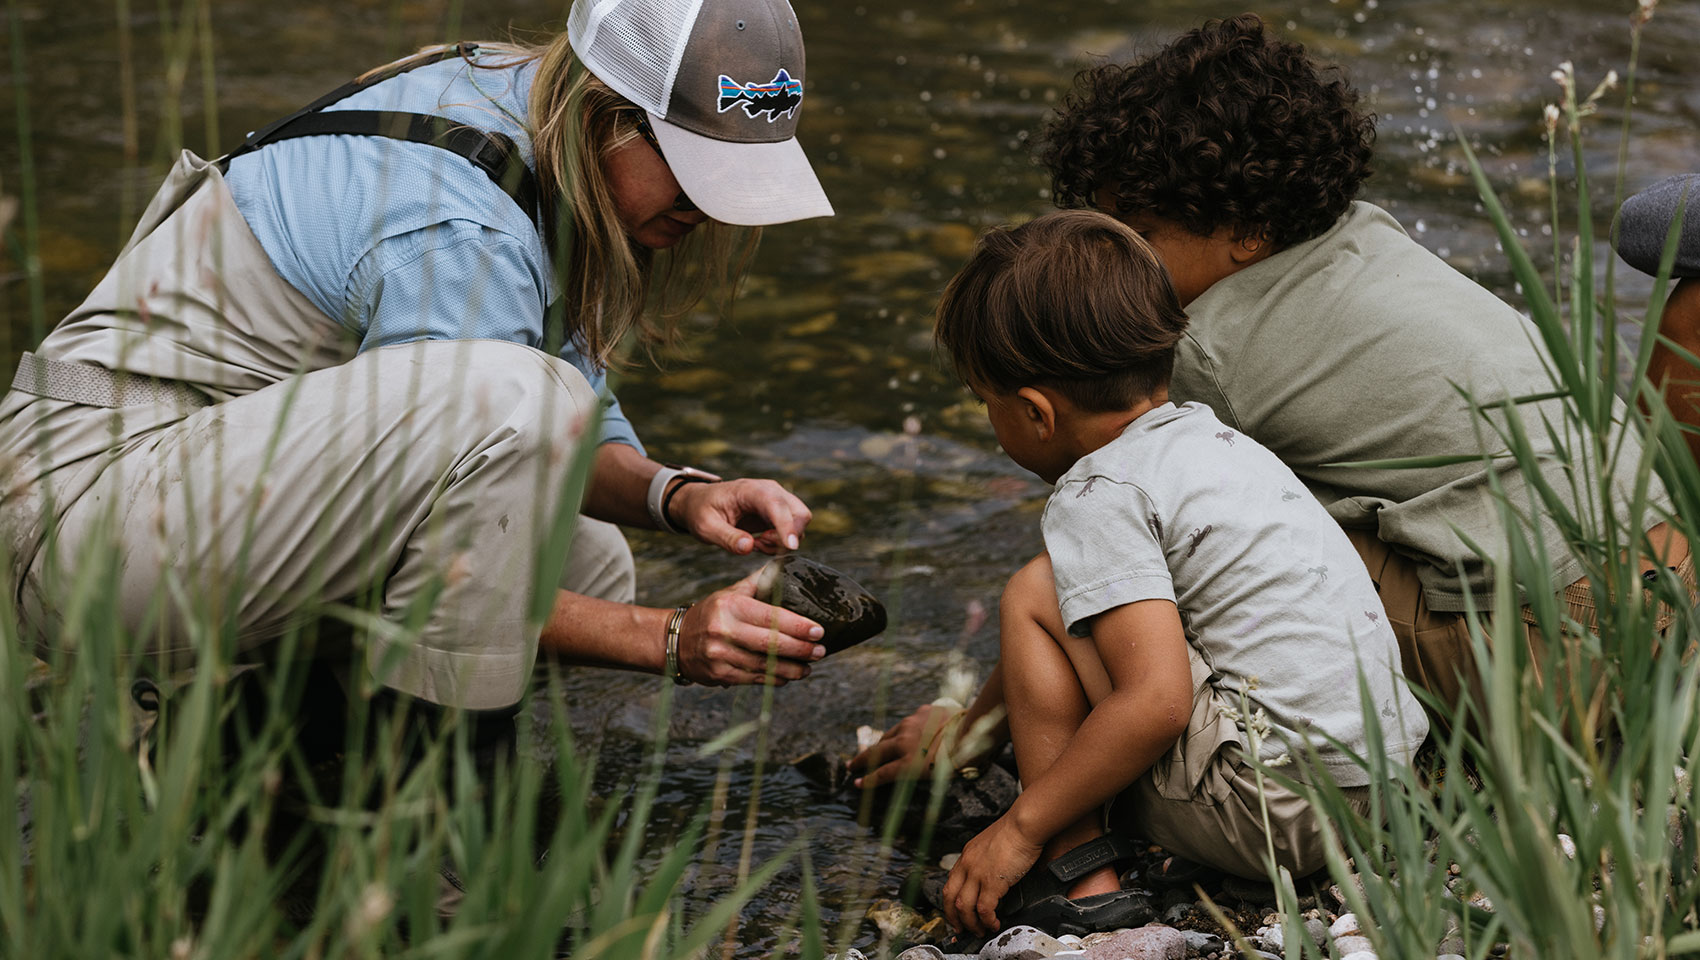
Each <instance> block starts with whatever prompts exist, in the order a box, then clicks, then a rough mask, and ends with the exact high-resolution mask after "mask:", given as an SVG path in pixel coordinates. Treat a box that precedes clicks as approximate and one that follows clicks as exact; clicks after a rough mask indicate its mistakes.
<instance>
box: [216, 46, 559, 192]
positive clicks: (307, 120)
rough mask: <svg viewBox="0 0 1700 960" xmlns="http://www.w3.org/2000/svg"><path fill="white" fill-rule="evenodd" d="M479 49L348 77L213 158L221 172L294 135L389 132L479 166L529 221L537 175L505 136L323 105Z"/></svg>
mask: <svg viewBox="0 0 1700 960" xmlns="http://www.w3.org/2000/svg"><path fill="white" fill-rule="evenodd" d="M477 51H478V45H477V44H475V43H457V44H455V45H453V46H451V47H446V48H444V49H443V50H440V51H438V52H437V53H435V54H433V55H431V56H429V57H425V58H424V59H421V60H419V61H418V62H415V63H410V64H407V65H406V66H401V67H391V68H389V69H387V70H382V71H379V72H378V73H375V74H373V75H371V76H369V77H367V78H366V79H365V80H363V81H361V80H352V81H349V82H348V83H345V84H343V85H342V86H340V87H338V88H336V89H335V90H332V91H331V92H330V93H327V94H325V95H324V96H322V97H320V98H319V99H317V100H314V101H313V102H312V103H309V104H308V105H306V106H305V107H302V108H301V109H300V110H297V111H295V112H294V113H292V114H290V115H289V116H287V117H283V118H282V119H279V120H276V121H273V122H272V123H269V124H267V125H266V126H264V127H261V128H260V129H258V130H256V131H254V132H253V133H250V134H249V135H248V138H247V139H246V140H243V141H242V145H241V146H239V147H237V148H236V149H235V150H232V151H230V152H229V153H227V154H225V155H224V156H222V157H220V158H219V159H218V160H217V161H215V162H216V163H217V165H218V168H219V170H220V171H221V172H223V171H228V170H229V169H230V161H232V160H234V159H236V158H237V157H240V156H242V155H243V154H246V153H252V152H254V151H255V150H258V149H259V148H261V147H263V146H265V145H266V144H268V143H275V142H277V141H279V140H290V139H294V138H296V137H317V136H333V135H345V136H356V137H388V138H390V139H392V140H407V141H410V142H412V143H424V144H428V145H430V146H433V147H441V148H442V149H444V150H447V151H449V152H450V153H454V154H457V155H459V156H461V157H464V158H466V160H467V161H468V162H469V163H471V164H472V165H473V166H475V167H477V168H478V169H480V170H482V171H484V173H485V175H487V176H488V177H489V178H490V179H491V180H492V181H493V182H494V183H495V184H496V186H498V187H501V188H502V192H504V193H506V194H507V195H508V196H510V197H512V198H513V200H514V202H515V203H517V204H519V208H520V209H521V210H523V211H525V214H526V216H528V217H530V218H531V220H532V222H533V223H536V222H538V202H537V200H538V194H537V178H536V177H535V176H533V175H532V172H531V170H530V168H528V167H526V165H525V161H524V160H523V159H521V158H520V154H519V148H518V147H517V146H515V144H514V142H513V140H512V139H510V138H509V137H507V136H505V135H503V134H500V133H497V132H495V131H490V130H480V129H478V128H477V127H470V126H467V125H465V124H457V123H455V122H454V121H452V120H450V119H448V118H447V117H438V116H432V115H429V114H423V113H400V112H396V111H387V110H332V111H331V112H329V113H325V112H323V111H324V108H325V107H328V106H330V105H331V104H333V103H337V102H339V101H341V100H344V99H347V98H348V97H349V96H351V95H352V94H354V93H355V92H357V91H359V90H364V89H365V88H367V87H369V86H372V85H373V84H377V83H382V82H384V81H385V80H389V79H391V78H392V77H398V76H400V75H401V74H404V73H406V72H408V71H409V70H414V69H417V68H419V67H424V66H429V65H430V64H433V63H441V62H442V61H444V60H447V59H449V58H450V57H461V58H467V57H471V56H472V55H473V54H474V53H476V52H477Z"/></svg>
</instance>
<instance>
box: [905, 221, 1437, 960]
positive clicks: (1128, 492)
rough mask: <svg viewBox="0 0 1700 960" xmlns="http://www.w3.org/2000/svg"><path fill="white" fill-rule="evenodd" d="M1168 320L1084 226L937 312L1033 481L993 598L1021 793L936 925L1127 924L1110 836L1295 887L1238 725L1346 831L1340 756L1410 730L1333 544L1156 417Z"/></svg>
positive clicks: (1339, 541)
mask: <svg viewBox="0 0 1700 960" xmlns="http://www.w3.org/2000/svg"><path fill="white" fill-rule="evenodd" d="M1186 325H1187V318H1186V314H1185V313H1184V312H1183V311H1182V309H1181V307H1180V304H1179V303H1178V302H1177V301H1176V298H1175V294H1174V291H1173V289H1172V287H1171V285H1170V283H1169V280H1168V277H1167V276H1166V275H1165V273H1164V271H1163V269H1162V267H1161V266H1160V265H1159V263H1158V262H1157V259H1156V256H1155V254H1154V253H1153V252H1152V250H1151V248H1150V247H1149V246H1148V245H1147V244H1146V243H1145V241H1143V240H1142V239H1140V237H1139V235H1138V234H1136V233H1135V232H1134V231H1133V230H1131V229H1130V228H1128V227H1127V226H1126V225H1124V224H1122V223H1120V222H1118V221H1116V220H1115V219H1113V218H1111V217H1108V216H1105V215H1103V214H1100V213H1094V212H1090V211H1064V212H1059V213H1053V214H1050V215H1048V216H1045V217H1041V218H1039V219H1037V220H1034V221H1032V222H1031V223H1028V224H1025V225H1023V226H1020V227H1016V228H1014V229H1000V230H994V231H992V232H990V233H989V234H987V235H986V236H985V237H984V238H982V240H981V242H980V245H979V247H978V248H977V249H976V250H975V252H974V254H973V256H972V257H971V258H970V259H969V261H968V264H967V265H966V266H965V267H963V269H962V271H961V272H960V273H959V274H957V276H956V278H955V279H954V280H952V281H951V283H950V285H949V287H948V288H947V289H946V291H945V294H944V299H943V301H942V302H941V304H940V306H939V312H938V326H937V331H936V335H937V340H938V343H939V345H940V346H941V347H942V348H943V350H944V352H946V353H947V354H948V355H949V356H950V359H951V361H952V362H953V364H954V365H955V368H956V371H957V373H958V375H959V376H960V377H961V378H962V380H963V381H964V382H965V383H966V384H967V385H968V387H969V388H970V389H971V390H973V391H974V393H975V394H976V395H977V396H978V397H979V398H980V399H981V400H983V401H984V402H985V404H986V415H987V417H988V419H990V420H991V423H992V428H993V431H994V432H995V433H996V435H997V439H998V443H999V444H1001V445H1002V447H1003V449H1004V451H1005V452H1006V453H1007V454H1009V456H1010V458H1011V459H1013V460H1014V461H1015V462H1016V463H1018V464H1020V465H1021V466H1022V467H1025V468H1026V469H1028V470H1031V471H1033V472H1034V473H1036V474H1038V475H1039V476H1040V477H1041V478H1042V479H1044V480H1045V481H1047V482H1050V483H1054V484H1055V485H1056V488H1055V491H1054V492H1053V493H1052V495H1051V498H1050V500H1049V502H1048V503H1047V504H1046V507H1045V513H1044V517H1043V520H1042V527H1043V531H1044V537H1045V547H1046V552H1045V553H1044V554H1041V555H1040V556H1039V557H1038V558H1036V559H1035V560H1033V561H1032V562H1030V563H1029V564H1027V566H1026V567H1024V568H1023V569H1022V570H1021V571H1020V572H1018V573H1017V574H1016V575H1015V576H1014V577H1013V578H1012V579H1011V580H1010V582H1009V585H1008V587H1007V588H1006V589H1005V591H1004V595H1003V603H1002V620H1001V624H1002V625H1001V633H1000V639H1001V676H1002V677H1003V681H1002V694H1003V697H1004V701H1005V704H1006V706H1007V708H1008V721H1009V730H1010V733H1011V735H1012V738H1013V740H1014V744H1015V759H1016V764H1017V766H1018V768H1019V770H1020V774H1021V781H1022V792H1021V795H1020V797H1019V798H1018V799H1017V800H1016V802H1015V805H1014V806H1013V807H1011V808H1010V810H1009V811H1008V812H1007V813H1005V814H1004V815H1003V817H1001V818H1000V819H999V820H998V821H997V822H995V823H994V824H992V826H990V827H988V828H987V829H986V830H985V831H984V832H983V833H981V834H980V835H979V836H978V837H976V838H975V839H974V840H973V841H971V842H970V843H969V844H968V846H967V847H966V849H964V850H963V852H962V857H961V859H960V860H959V861H958V863H957V864H956V866H955V868H954V869H953V870H952V872H951V875H950V878H949V880H948V882H947V883H946V886H945V891H944V904H943V905H944V909H945V915H946V917H947V919H948V920H949V921H950V922H951V923H952V925H954V926H956V927H958V928H959V929H965V930H970V931H974V932H977V933H982V934H984V933H988V932H990V931H992V930H996V929H998V928H999V926H1000V925H1013V924H1018V923H1025V924H1034V925H1037V926H1040V927H1042V928H1044V929H1046V930H1050V931H1052V932H1076V933H1085V932H1089V931H1092V930H1097V929H1109V928H1115V927H1121V926H1129V925H1137V924H1140V923H1144V922H1145V921H1147V920H1149V919H1151V914H1150V907H1149V902H1148V901H1147V900H1146V898H1145V897H1144V895H1143V894H1140V893H1137V892H1135V891H1122V890H1120V889H1119V883H1118V879H1117V874H1116V872H1115V870H1114V869H1113V868H1112V866H1111V864H1112V863H1113V862H1114V861H1116V860H1117V859H1119V858H1122V857H1125V856H1126V855H1128V854H1130V853H1132V852H1133V851H1134V850H1135V849H1137V848H1134V847H1133V846H1132V842H1131V839H1130V837H1132V836H1137V837H1140V838H1143V839H1148V840H1153V841H1156V842H1157V843H1160V844H1162V845H1163V846H1164V847H1165V848H1166V849H1169V850H1171V851H1173V852H1175V853H1177V854H1179V855H1180V856H1183V857H1187V858H1190V859H1191V860H1192V861H1194V862H1196V863H1201V864H1205V865H1209V866H1212V867H1215V868H1217V869H1220V870H1224V871H1227V872H1231V873H1234V874H1238V875H1241V876H1247V877H1262V876H1265V875H1266V870H1267V869H1268V866H1267V865H1266V864H1265V862H1264V851H1265V850H1266V848H1270V847H1272V849H1273V851H1274V855H1275V860H1276V863H1278V864H1279V865H1280V866H1283V867H1286V868H1287V869H1289V870H1291V871H1293V873H1294V874H1295V875H1304V874H1308V873H1310V872H1312V871H1315V870H1317V869H1319V868H1320V867H1321V866H1322V865H1323V840H1322V826H1321V824H1320V823H1319V821H1318V817H1317V815H1316V812H1315V811H1314V810H1313V809H1312V808H1311V807H1310V805H1309V804H1308V802H1307V801H1306V800H1305V798H1304V797H1303V795H1301V794H1299V793H1296V792H1294V791H1292V790H1290V789H1288V788H1286V787H1284V786H1281V785H1278V784H1277V783H1275V782H1274V781H1265V782H1264V783H1263V784H1262V785H1261V796H1260V785H1259V783H1258V782H1257V779H1256V777H1255V776H1254V773H1253V770H1252V768H1251V767H1250V766H1248V762H1247V758H1248V756H1249V755H1250V753H1251V751H1252V749H1253V747H1254V746H1257V745H1258V740H1257V739H1253V738H1252V737H1251V736H1250V734H1249V733H1248V730H1247V726H1248V720H1249V719H1250V718H1251V717H1252V716H1254V715H1255V716H1260V717H1267V728H1265V727H1264V726H1263V725H1262V724H1261V723H1259V722H1258V721H1251V722H1250V726H1251V727H1252V728H1253V731H1254V732H1257V733H1259V735H1260V737H1262V738H1263V739H1262V743H1261V747H1260V749H1261V755H1262V759H1264V760H1272V759H1274V758H1275V757H1276V755H1278V754H1281V753H1292V754H1295V755H1303V756H1305V757H1307V758H1308V757H1315V758H1316V759H1317V761H1318V762H1317V763H1315V764H1314V765H1312V764H1303V765H1297V766H1296V767H1295V772H1296V773H1297V774H1298V775H1299V776H1301V777H1302V776H1326V777H1330V778H1333V779H1334V780H1335V781H1336V782H1337V783H1338V784H1339V785H1340V786H1341V787H1342V788H1343V789H1344V791H1345V793H1346V795H1347V797H1348V799H1349V800H1350V801H1351V802H1353V803H1354V804H1356V805H1357V806H1358V807H1359V808H1360V812H1367V807H1368V799H1367V798H1368V788H1367V784H1368V783H1369V774H1368V772H1367V771H1366V770H1365V769H1364V768H1363V767H1361V766H1359V765H1357V764H1356V763H1355V762H1353V761H1352V760H1351V759H1350V757H1349V756H1348V755H1347V751H1351V752H1354V753H1359V754H1362V753H1365V752H1369V751H1371V750H1373V751H1377V752H1383V753H1384V754H1385V755H1387V756H1389V757H1393V758H1396V759H1397V758H1408V757H1409V755H1410V752H1411V751H1414V750H1415V749H1416V747H1417V745H1418V744H1419V743H1420V742H1421V741H1422V739H1423V737H1424V735H1425V734H1426V733H1427V729H1428V728H1427V721H1426V720H1425V719H1424V717H1423V713H1422V710H1421V708H1420V707H1418V705H1417V703H1416V701H1415V700H1414V699H1413V698H1412V696H1411V694H1410V692H1409V691H1408V690H1407V689H1405V686H1404V684H1403V682H1402V681H1401V680H1400V679H1399V677H1398V676H1397V673H1396V671H1397V669H1398V648H1397V646H1396V644H1395V641H1394V639H1393V634H1392V631H1391V630H1390V629H1389V627H1388V625H1387V622H1386V618H1385V616H1384V615H1383V613H1382V609H1381V604H1380V601H1379V600H1378V599H1377V597H1376V594H1375V588H1374V586H1373V585H1372V584H1371V583H1370V580H1369V577H1368V576H1367V575H1366V574H1365V572H1364V570H1363V566H1362V564H1360V563H1359V562H1358V559H1357V556H1356V555H1355V554H1354V553H1353V551H1352V547H1351V544H1350V543H1348V542H1347V540H1346V537H1345V535H1344V534H1343V533H1342V532H1341V531H1340V528H1339V527H1338V526H1337V525H1336V524H1335V523H1334V522H1333V520H1331V519H1330V518H1329V516H1328V514H1327V512H1326V511H1324V510H1323V508H1322V506H1321V505H1320V504H1318V503H1317V502H1316V500H1315V499H1314V498H1312V497H1310V496H1309V495H1307V494H1304V493H1303V485H1302V484H1301V483H1300V481H1299V480H1298V478H1296V477H1295V476H1294V475H1293V472H1292V471H1291V470H1289V469H1288V468H1287V467H1286V466H1285V465H1283V464H1282V463H1281V461H1280V460H1279V459H1277V458H1276V457H1275V456H1274V455H1273V454H1271V453H1270V452H1269V451H1268V450H1266V449H1264V448H1263V447H1262V446H1261V445H1259V444H1258V443H1257V442H1256V441H1254V440H1252V439H1250V438H1248V437H1245V436H1242V435H1241V434H1239V432H1238V431H1236V430H1234V429H1233V428H1231V427H1230V426H1228V425H1226V424H1224V423H1223V422H1222V421H1221V420H1219V419H1218V418H1217V417H1216V416H1215V415H1214V414H1213V413H1212V412H1211V410H1210V408H1209V407H1206V406H1204V405H1202V404H1198V403H1187V404H1181V405H1178V406H1177V405H1176V404H1174V403H1171V402H1169V398H1168V382H1169V373H1170V366H1171V364H1172V362H1173V358H1174V353H1175V345H1176V343H1177V342H1178V341H1179V340H1180V339H1181V337H1182V336H1183V333H1184V331H1185V329H1186ZM1360 678H1361V682H1362V684H1363V686H1362V690H1363V691H1365V692H1366V693H1367V696H1368V702H1365V701H1364V700H1363V699H1362V698H1361V697H1360V695H1359V690H1360V686H1359V684H1360ZM1366 710H1367V711H1370V712H1371V713H1372V714H1373V715H1375V716H1378V717H1379V718H1380V724H1381V729H1382V731H1383V734H1382V737H1381V738H1380V742H1373V743H1372V742H1371V737H1370V734H1369V733H1368V732H1366V721H1365V712H1366ZM1236 718H1238V720H1239V722H1235V721H1236ZM1260 800H1261V801H1262V803H1264V804H1266V809H1267V811H1268V818H1269V830H1268V834H1267V841H1266V835H1265V828H1264V820H1263V818H1262V815H1261V813H1260V809H1262V808H1260ZM1112 801H1114V807H1113V809H1114V816H1113V817H1112V818H1111V819H1110V824H1111V829H1110V832H1109V834H1108V835H1106V833H1105V829H1104V828H1105V822H1106V821H1105V819H1104V811H1105V805H1106V804H1109V803H1111V802H1112ZM1041 857H1043V858H1044V859H1045V863H1044V865H1043V866H1042V867H1041V868H1037V869H1030V868H1032V867H1033V865H1034V864H1035V863H1036V862H1038V861H1039V860H1040V858H1041ZM1023 874H1025V875H1026V876H1025V878H1024V879H1022V878H1023ZM1017 879H1020V883H1019V884H1016V885H1015V887H1014V889H1013V891H1012V890H1011V889H1010V888H1011V884H1012V883H1014V881H1016V880H1017ZM1006 894H1007V895H1006Z"/></svg>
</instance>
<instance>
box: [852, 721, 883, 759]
mask: <svg viewBox="0 0 1700 960" xmlns="http://www.w3.org/2000/svg"><path fill="white" fill-rule="evenodd" d="M880 737H881V733H880V732H879V731H878V730H875V729H874V728H873V727H870V726H868V725H867V724H865V723H864V724H862V725H861V726H859V727H857V728H856V751H857V752H858V753H860V752H861V751H863V750H866V749H868V748H869V747H871V746H873V745H874V744H876V743H879V742H880Z"/></svg>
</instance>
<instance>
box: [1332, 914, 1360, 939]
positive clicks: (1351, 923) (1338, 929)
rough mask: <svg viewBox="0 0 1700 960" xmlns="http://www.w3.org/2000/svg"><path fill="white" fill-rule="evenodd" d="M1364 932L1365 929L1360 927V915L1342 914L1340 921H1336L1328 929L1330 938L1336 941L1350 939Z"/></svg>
mask: <svg viewBox="0 0 1700 960" xmlns="http://www.w3.org/2000/svg"><path fill="white" fill-rule="evenodd" d="M1362 932H1363V928H1362V927H1360V926H1358V915H1357V914H1355V913H1342V914H1340V919H1338V920H1336V921H1334V925H1333V926H1332V927H1329V928H1328V934H1329V936H1332V937H1335V938H1336V939H1338V938H1340V937H1350V936H1353V935H1355V934H1359V933H1362Z"/></svg>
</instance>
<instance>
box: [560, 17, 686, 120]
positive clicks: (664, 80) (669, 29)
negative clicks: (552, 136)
mask: <svg viewBox="0 0 1700 960" xmlns="http://www.w3.org/2000/svg"><path fill="white" fill-rule="evenodd" d="M701 5H702V0H578V2H577V3H574V4H573V9H572V12H571V13H570V14H568V16H567V36H568V38H569V39H570V40H571V42H572V45H573V50H574V51H575V52H577V53H578V56H579V59H580V60H581V61H583V63H584V65H585V66H586V67H589V68H590V72H591V73H594V74H596V76H597V77H598V78H600V79H601V80H602V82H603V83H606V84H608V86H610V87H613V88H614V90H615V91H616V92H618V93H619V94H620V95H621V96H623V97H625V98H626V99H628V100H630V101H632V102H633V103H635V104H637V105H638V106H640V107H642V108H643V109H645V110H647V111H649V112H650V113H653V114H655V115H656V116H658V117H665V116H666V115H667V101H668V100H669V99H670V98H671V94H672V90H673V77H674V75H675V74H677V73H678V70H679V60H680V58H681V57H683V56H684V53H685V43H686V41H688V40H689V39H690V35H691V27H692V25H693V24H694V23H695V22H696V16H697V10H698V8H700V7H701Z"/></svg>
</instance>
